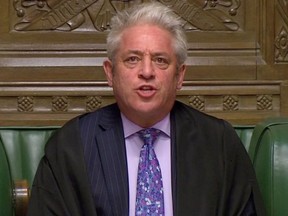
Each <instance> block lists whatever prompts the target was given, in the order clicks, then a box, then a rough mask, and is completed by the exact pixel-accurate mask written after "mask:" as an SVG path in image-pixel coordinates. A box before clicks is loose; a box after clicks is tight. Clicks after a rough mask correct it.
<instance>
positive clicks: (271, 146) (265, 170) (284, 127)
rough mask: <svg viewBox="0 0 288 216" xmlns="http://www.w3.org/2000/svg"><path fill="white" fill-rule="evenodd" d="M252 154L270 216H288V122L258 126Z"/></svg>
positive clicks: (254, 136)
mask: <svg viewBox="0 0 288 216" xmlns="http://www.w3.org/2000/svg"><path fill="white" fill-rule="evenodd" d="M248 153H249V156H250V158H251V159H252V162H253V165H254V168H255V171H256V175H257V178H258V181H259V186H260V190H261V192H262V195H263V199H264V202H265V205H266V208H267V214H268V216H283V215H288V203H287V201H288V118H283V117H282V118H273V119H268V120H266V121H264V122H262V123H261V124H259V125H256V127H255V130H254V133H253V135H252V139H251V144H250V147H249V150H248Z"/></svg>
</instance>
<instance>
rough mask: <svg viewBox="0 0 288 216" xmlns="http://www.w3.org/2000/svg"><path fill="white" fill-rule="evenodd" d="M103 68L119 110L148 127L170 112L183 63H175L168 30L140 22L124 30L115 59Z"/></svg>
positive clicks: (181, 74) (180, 83) (179, 83)
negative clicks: (140, 23)
mask: <svg viewBox="0 0 288 216" xmlns="http://www.w3.org/2000/svg"><path fill="white" fill-rule="evenodd" d="M104 70H105V73H106V76H107V79H108V83H109V85H110V86H112V87H113V91H114V95H115V98H116V100H117V103H118V105H119V107H120V110H121V112H123V114H124V115H125V116H126V117H127V118H128V119H130V120H131V121H133V122H134V123H136V124H138V125H140V126H142V127H149V126H152V125H153V124H155V123H156V122H158V121H160V120H161V119H163V118H164V117H165V116H166V115H167V114H168V113H169V112H170V110H171V108H172V106H173V104H174V101H175V98H176V91H177V89H180V88H181V86H182V82H183V77H184V73H185V65H177V59H176V55H175V52H174V49H173V47H172V36H171V35H170V33H169V32H168V31H166V30H164V29H162V28H159V27H157V26H156V25H151V24H143V25H136V26H132V27H129V28H127V29H126V30H124V32H123V34H122V40H121V43H120V46H119V49H118V52H117V54H116V56H115V61H114V62H113V64H112V62H111V61H108V60H107V61H105V62H104Z"/></svg>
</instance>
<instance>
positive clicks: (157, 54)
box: [125, 50, 169, 57]
mask: <svg viewBox="0 0 288 216" xmlns="http://www.w3.org/2000/svg"><path fill="white" fill-rule="evenodd" d="M130 53H132V54H136V55H141V56H143V55H145V54H146V53H145V52H143V51H140V50H128V51H127V52H125V54H130ZM149 55H151V56H152V57H155V56H166V57H168V56H169V55H168V53H166V52H152V53H151V52H149Z"/></svg>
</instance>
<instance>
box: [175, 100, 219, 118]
mask: <svg viewBox="0 0 288 216" xmlns="http://www.w3.org/2000/svg"><path fill="white" fill-rule="evenodd" d="M173 112H174V114H175V116H176V118H180V119H182V118H183V119H186V120H191V121H208V122H222V121H223V119H219V118H217V117H215V116H212V115H209V114H207V113H204V112H202V111H200V110H197V109H195V108H193V107H191V106H189V105H187V104H184V103H182V102H179V101H176V102H175V105H174V108H173Z"/></svg>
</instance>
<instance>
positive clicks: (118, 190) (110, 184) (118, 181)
mask: <svg viewBox="0 0 288 216" xmlns="http://www.w3.org/2000/svg"><path fill="white" fill-rule="evenodd" d="M99 126H100V128H102V133H99V134H97V136H96V139H97V140H96V142H97V144H98V147H99V155H100V157H101V163H102V167H103V169H102V170H103V173H104V178H105V182H106V185H107V190H108V196H109V200H110V201H111V207H112V211H113V215H115V216H116V215H119V216H122V215H128V213H129V206H128V205H129V204H128V203H129V200H128V199H129V198H128V197H129V187H128V170H127V162H126V161H127V160H126V148H125V140H124V132H123V126H122V121H121V116H120V112H119V110H118V107H117V106H110V107H109V109H107V110H105V112H103V116H102V118H101V120H100V124H99Z"/></svg>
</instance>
